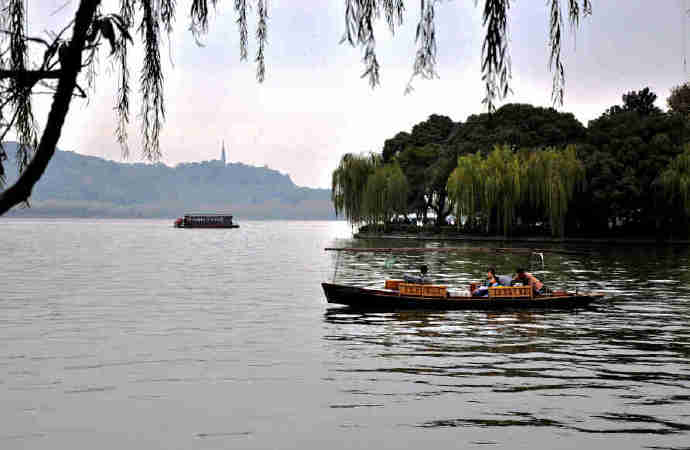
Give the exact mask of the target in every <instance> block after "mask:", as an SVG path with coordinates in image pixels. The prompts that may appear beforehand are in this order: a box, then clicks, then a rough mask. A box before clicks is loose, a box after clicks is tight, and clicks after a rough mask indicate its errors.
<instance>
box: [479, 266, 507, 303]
mask: <svg viewBox="0 0 690 450" xmlns="http://www.w3.org/2000/svg"><path fill="white" fill-rule="evenodd" d="M496 286H502V285H501V283H500V281H499V280H498V278H497V277H496V268H495V267H493V266H491V267H489V268H488V269H487V271H486V282H485V284H484V285H482V286H479V287H478V288H477V289H475V290H474V291H472V296H473V297H488V296H489V288H490V287H496Z"/></svg>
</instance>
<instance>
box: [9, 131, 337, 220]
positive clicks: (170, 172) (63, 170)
mask: <svg viewBox="0 0 690 450" xmlns="http://www.w3.org/2000/svg"><path fill="white" fill-rule="evenodd" d="M3 145H4V148H5V151H6V153H7V156H8V160H7V161H5V162H4V167H5V173H6V177H7V179H6V185H10V184H12V183H14V182H15V181H16V179H17V170H16V158H15V154H16V148H17V144H16V143H15V142H5V143H3ZM29 203H30V205H31V207H30V208H21V207H20V208H14V209H13V210H11V211H10V212H9V213H8V215H10V216H49V217H151V218H154V217H175V216H179V215H181V214H183V213H184V212H186V211H195V212H199V211H232V212H233V214H235V216H237V217H238V218H247V219H334V218H335V214H334V212H333V207H332V204H331V200H330V190H329V189H317V188H307V187H300V186H297V185H295V184H294V182H293V181H292V179H291V178H290V176H289V175H288V174H282V173H280V172H279V171H277V170H274V169H270V168H268V167H265V166H264V167H258V166H251V165H248V164H244V163H241V162H236V163H228V164H224V163H223V162H222V161H221V160H213V161H203V162H191V163H181V164H178V165H176V166H174V167H171V166H167V165H165V164H162V163H155V164H148V163H140V162H137V163H121V162H116V161H111V160H106V159H104V158H100V157H97V156H89V155H82V154H79V153H76V152H72V151H63V150H56V152H55V155H54V156H53V159H52V160H51V162H50V164H49V165H48V168H47V169H46V172H45V173H44V175H43V177H42V178H41V179H40V180H39V182H38V183H36V186H35V187H34V190H33V194H32V196H31V198H30V200H29Z"/></svg>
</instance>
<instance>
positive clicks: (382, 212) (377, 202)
mask: <svg viewBox="0 0 690 450" xmlns="http://www.w3.org/2000/svg"><path fill="white" fill-rule="evenodd" d="M408 193H409V185H408V183H407V178H406V177H405V174H404V173H403V171H402V169H401V168H400V165H398V164H397V163H393V164H387V165H384V166H379V167H376V168H375V169H374V171H373V172H372V173H371V174H370V175H369V178H368V179H367V183H366V187H365V188H364V195H363V203H362V206H363V208H364V216H365V217H366V221H367V222H369V223H371V224H375V225H379V224H380V225H383V226H384V227H385V226H386V223H387V222H389V221H390V220H391V218H393V217H394V216H396V215H399V214H402V215H405V214H406V213H407V196H408Z"/></svg>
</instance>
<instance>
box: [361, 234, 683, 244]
mask: <svg viewBox="0 0 690 450" xmlns="http://www.w3.org/2000/svg"><path fill="white" fill-rule="evenodd" d="M353 237H354V238H355V239H390V240H408V241H460V242H472V241H478V242H535V243H550V244H614V245H621V244H641V245H649V244H655V245H659V244H661V245H690V239H667V240H657V239H653V238H645V237H640V238H634V237H620V238H615V237H611V238H609V237H599V238H553V237H545V236H530V237H508V238H505V237H502V236H476V235H470V234H457V235H437V234H418V235H417V234H414V235H412V234H409V235H407V234H378V233H354V234H353Z"/></svg>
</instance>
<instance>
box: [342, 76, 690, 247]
mask: <svg viewBox="0 0 690 450" xmlns="http://www.w3.org/2000/svg"><path fill="white" fill-rule="evenodd" d="M688 91H690V85H688V84H685V85H682V86H679V87H677V88H675V89H674V90H673V92H672V95H671V97H670V98H669V99H668V105H669V108H670V109H669V111H668V112H664V111H662V110H661V109H659V108H658V107H657V106H655V101H656V98H657V96H656V95H655V94H654V93H653V92H651V91H650V90H649V88H644V89H642V90H640V91H632V92H629V93H627V94H625V95H623V98H622V100H623V101H622V104H621V105H615V106H612V107H610V108H608V109H607V110H606V111H604V112H603V113H602V114H601V116H599V117H598V118H596V119H595V120H592V121H590V122H589V124H588V126H587V127H585V126H583V125H582V124H581V123H580V122H579V121H578V120H577V119H576V118H575V116H574V115H573V114H571V113H564V112H559V111H557V110H555V109H553V108H542V107H535V106H531V105H526V104H507V105H505V106H503V107H502V108H500V109H498V110H497V111H495V113H493V114H489V113H484V114H479V115H472V116H470V117H468V119H467V120H466V121H465V122H460V123H455V122H453V121H452V120H451V119H450V118H448V117H445V116H440V115H432V116H430V117H429V118H428V120H426V121H424V122H421V123H419V124H417V125H415V126H414V127H413V128H412V130H411V132H404V131H403V132H400V133H398V134H396V135H395V136H393V137H391V138H390V139H387V140H386V141H385V142H384V144H383V148H382V149H381V151H380V153H370V154H346V155H344V156H343V157H342V159H341V161H340V164H339V165H338V167H337V168H336V170H335V171H334V172H333V177H332V199H333V203H334V206H335V210H336V213H337V214H339V215H342V216H344V217H345V218H346V219H347V220H348V221H349V222H350V223H351V224H353V225H356V226H359V227H360V232H376V233H381V232H383V233H419V232H431V233H446V234H447V233H458V232H459V233H469V234H476V235H492V236H504V237H511V236H512V237H515V236H552V237H566V236H569V237H584V236H589V237H591V236H596V237H609V236H630V237H632V236H635V237H653V238H657V239H667V238H687V237H688V235H689V231H690V220H689V218H690V144H689V143H688V138H689V137H690V134H689V131H690V130H689V122H688V117H689V116H688V106H687V105H688V102H687V101H685V99H686V98H687V97H688Z"/></svg>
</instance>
